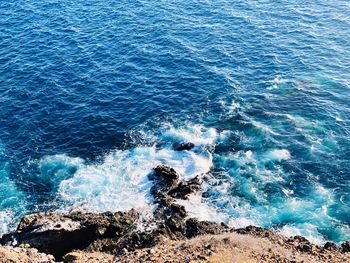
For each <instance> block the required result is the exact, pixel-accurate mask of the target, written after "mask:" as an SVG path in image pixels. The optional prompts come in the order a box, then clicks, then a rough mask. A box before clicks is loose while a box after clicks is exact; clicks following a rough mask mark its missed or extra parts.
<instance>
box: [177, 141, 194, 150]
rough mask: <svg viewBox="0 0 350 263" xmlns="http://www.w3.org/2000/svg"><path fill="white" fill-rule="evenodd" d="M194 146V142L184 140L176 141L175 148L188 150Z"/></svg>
mask: <svg viewBox="0 0 350 263" xmlns="http://www.w3.org/2000/svg"><path fill="white" fill-rule="evenodd" d="M193 147H194V144H193V143H192V142H184V143H175V144H174V145H173V148H174V150H175V151H188V150H191V149H192V148H193Z"/></svg>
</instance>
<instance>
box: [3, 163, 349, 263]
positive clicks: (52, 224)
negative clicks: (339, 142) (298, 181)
mask: <svg viewBox="0 0 350 263" xmlns="http://www.w3.org/2000/svg"><path fill="white" fill-rule="evenodd" d="M149 177H150V179H151V180H153V182H154V184H153V186H152V188H151V194H152V195H153V198H154V203H155V204H156V205H157V207H156V209H155V210H154V212H153V213H154V214H153V218H152V221H151V222H148V223H150V224H152V225H153V226H154V227H153V228H151V230H148V231H143V232H141V231H140V230H139V228H138V227H137V226H138V224H139V223H140V222H141V221H140V220H141V218H140V215H139V213H138V212H137V211H135V210H130V211H128V212H116V213H110V212H106V213H101V214H97V213H87V212H83V211H80V210H73V211H71V212H70V213H57V212H50V213H39V214H33V215H28V216H25V217H24V218H23V219H22V220H21V222H20V224H19V226H18V228H17V230H16V231H14V232H13V233H9V234H6V235H4V236H3V237H2V239H1V243H2V244H3V245H12V246H19V247H7V246H6V247H1V246H0V262H54V257H53V256H55V258H56V260H63V261H64V262H75V263H80V262H81V263H86V262H350V253H348V252H349V251H350V243H349V242H344V243H343V244H342V246H341V247H338V246H336V245H335V244H333V243H331V242H328V243H326V244H325V245H324V247H320V246H316V245H315V244H312V243H310V242H309V241H308V240H307V239H305V238H303V237H300V236H295V237H292V238H287V237H283V236H280V235H277V234H275V233H274V232H273V231H271V230H267V229H263V228H260V227H254V226H249V227H246V228H242V229H237V230H234V229H232V228H229V227H228V226H227V225H225V224H223V223H222V224H217V223H213V222H209V221H200V220H198V219H196V218H189V217H188V214H187V212H186V210H185V207H184V206H182V205H179V204H177V203H176V199H187V198H188V196H189V195H190V194H192V193H194V192H195V191H197V190H198V189H199V188H200V183H201V182H200V177H196V178H194V179H192V180H190V181H183V182H179V174H178V173H177V172H176V171H175V170H174V169H172V168H170V167H168V166H165V165H159V166H157V167H155V168H154V171H153V172H152V173H151V174H150V175H149ZM34 248H35V249H34ZM36 249H37V250H36ZM38 251H40V252H44V253H47V255H46V254H41V253H39V252H38ZM50 254H52V255H53V256H51V255H50Z"/></svg>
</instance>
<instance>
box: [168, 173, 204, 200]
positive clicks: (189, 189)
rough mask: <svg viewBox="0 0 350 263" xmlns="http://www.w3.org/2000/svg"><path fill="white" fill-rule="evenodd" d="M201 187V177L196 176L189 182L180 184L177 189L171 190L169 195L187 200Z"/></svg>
mask: <svg viewBox="0 0 350 263" xmlns="http://www.w3.org/2000/svg"><path fill="white" fill-rule="evenodd" d="M200 186H201V181H200V179H199V176H196V177H195V178H193V179H191V180H189V181H184V182H180V183H179V184H178V185H177V186H176V187H174V188H173V189H171V190H170V191H169V192H168V194H169V195H170V196H171V197H174V198H179V199H187V198H188V196H189V195H190V194H192V193H195V192H196V191H198V190H199V189H200Z"/></svg>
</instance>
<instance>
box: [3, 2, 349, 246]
mask: <svg viewBox="0 0 350 263" xmlns="http://www.w3.org/2000/svg"><path fill="white" fill-rule="evenodd" d="M349 17H350V5H349V3H348V2H347V1H341V0H336V1H332V2H331V3H330V2H329V1H324V0H321V1H317V2H315V1H299V0H297V1H293V2H292V3H290V1H277V2H276V1H250V0H248V1H220V0H219V1H209V0H208V1H193V2H188V1H182V0H180V1H176V2H173V1H152V0H151V1H123V0H122V1H114V0H106V1H89V0H87V1H86V0H85V1H80V0H77V1H71V0H64V1H54V0H45V1H37V0H31V1H29V0H18V1H15V2H10V1H2V2H0V93H1V96H0V176H1V181H0V208H1V211H0V230H1V232H6V231H8V230H9V229H13V227H14V226H15V224H16V223H17V222H18V220H19V218H20V216H22V215H23V214H25V213H29V212H33V211H41V210H47V209H59V210H67V209H70V208H72V207H75V206H82V207H84V208H85V209H88V210H92V211H105V210H126V209H130V208H131V207H136V208H138V209H141V210H144V211H145V213H146V214H147V211H150V209H152V205H151V204H150V199H149V188H150V182H149V181H148V180H147V174H148V173H149V172H150V171H151V169H152V167H153V166H154V165H156V164H158V163H167V164H169V165H171V166H172V167H174V168H175V169H176V170H177V171H178V172H180V173H181V176H182V178H183V179H184V178H190V177H193V176H195V175H196V174H199V173H203V174H205V183H204V189H203V191H202V192H201V193H200V194H198V195H196V196H194V197H192V199H191V200H190V201H186V202H182V203H183V204H184V205H186V206H187V208H188V209H189V210H190V211H191V213H192V214H193V215H196V216H199V217H201V218H204V219H211V220H218V221H221V220H223V221H225V222H227V223H229V224H230V225H232V226H235V227H241V226H246V225H249V224H255V225H260V226H264V227H272V228H274V229H276V231H279V232H281V233H283V234H285V235H291V234H293V235H295V234H300V235H304V236H306V237H308V238H310V239H311V240H313V241H315V242H319V243H322V242H324V241H325V240H333V241H336V242H341V241H344V240H349V239H350V229H349V225H350V217H349V214H350V194H349V193H350V167H349V161H350V157H349V156H350V119H349V116H350V96H349V88H350V74H349V73H350V72H349V61H350V51H349V48H348V47H349V46H350V38H349V35H350V19H349ZM181 141H191V142H193V143H195V145H196V147H195V148H194V149H193V150H191V151H188V152H175V151H173V150H172V147H171V145H172V143H174V142H181Z"/></svg>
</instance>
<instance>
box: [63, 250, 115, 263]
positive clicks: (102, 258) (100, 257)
mask: <svg viewBox="0 0 350 263" xmlns="http://www.w3.org/2000/svg"><path fill="white" fill-rule="evenodd" d="M63 261H64V262H65V263H96V262H99V263H113V262H115V260H114V258H113V255H110V254H106V253H95V252H86V251H73V252H70V253H68V254H66V255H64V256H63Z"/></svg>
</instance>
